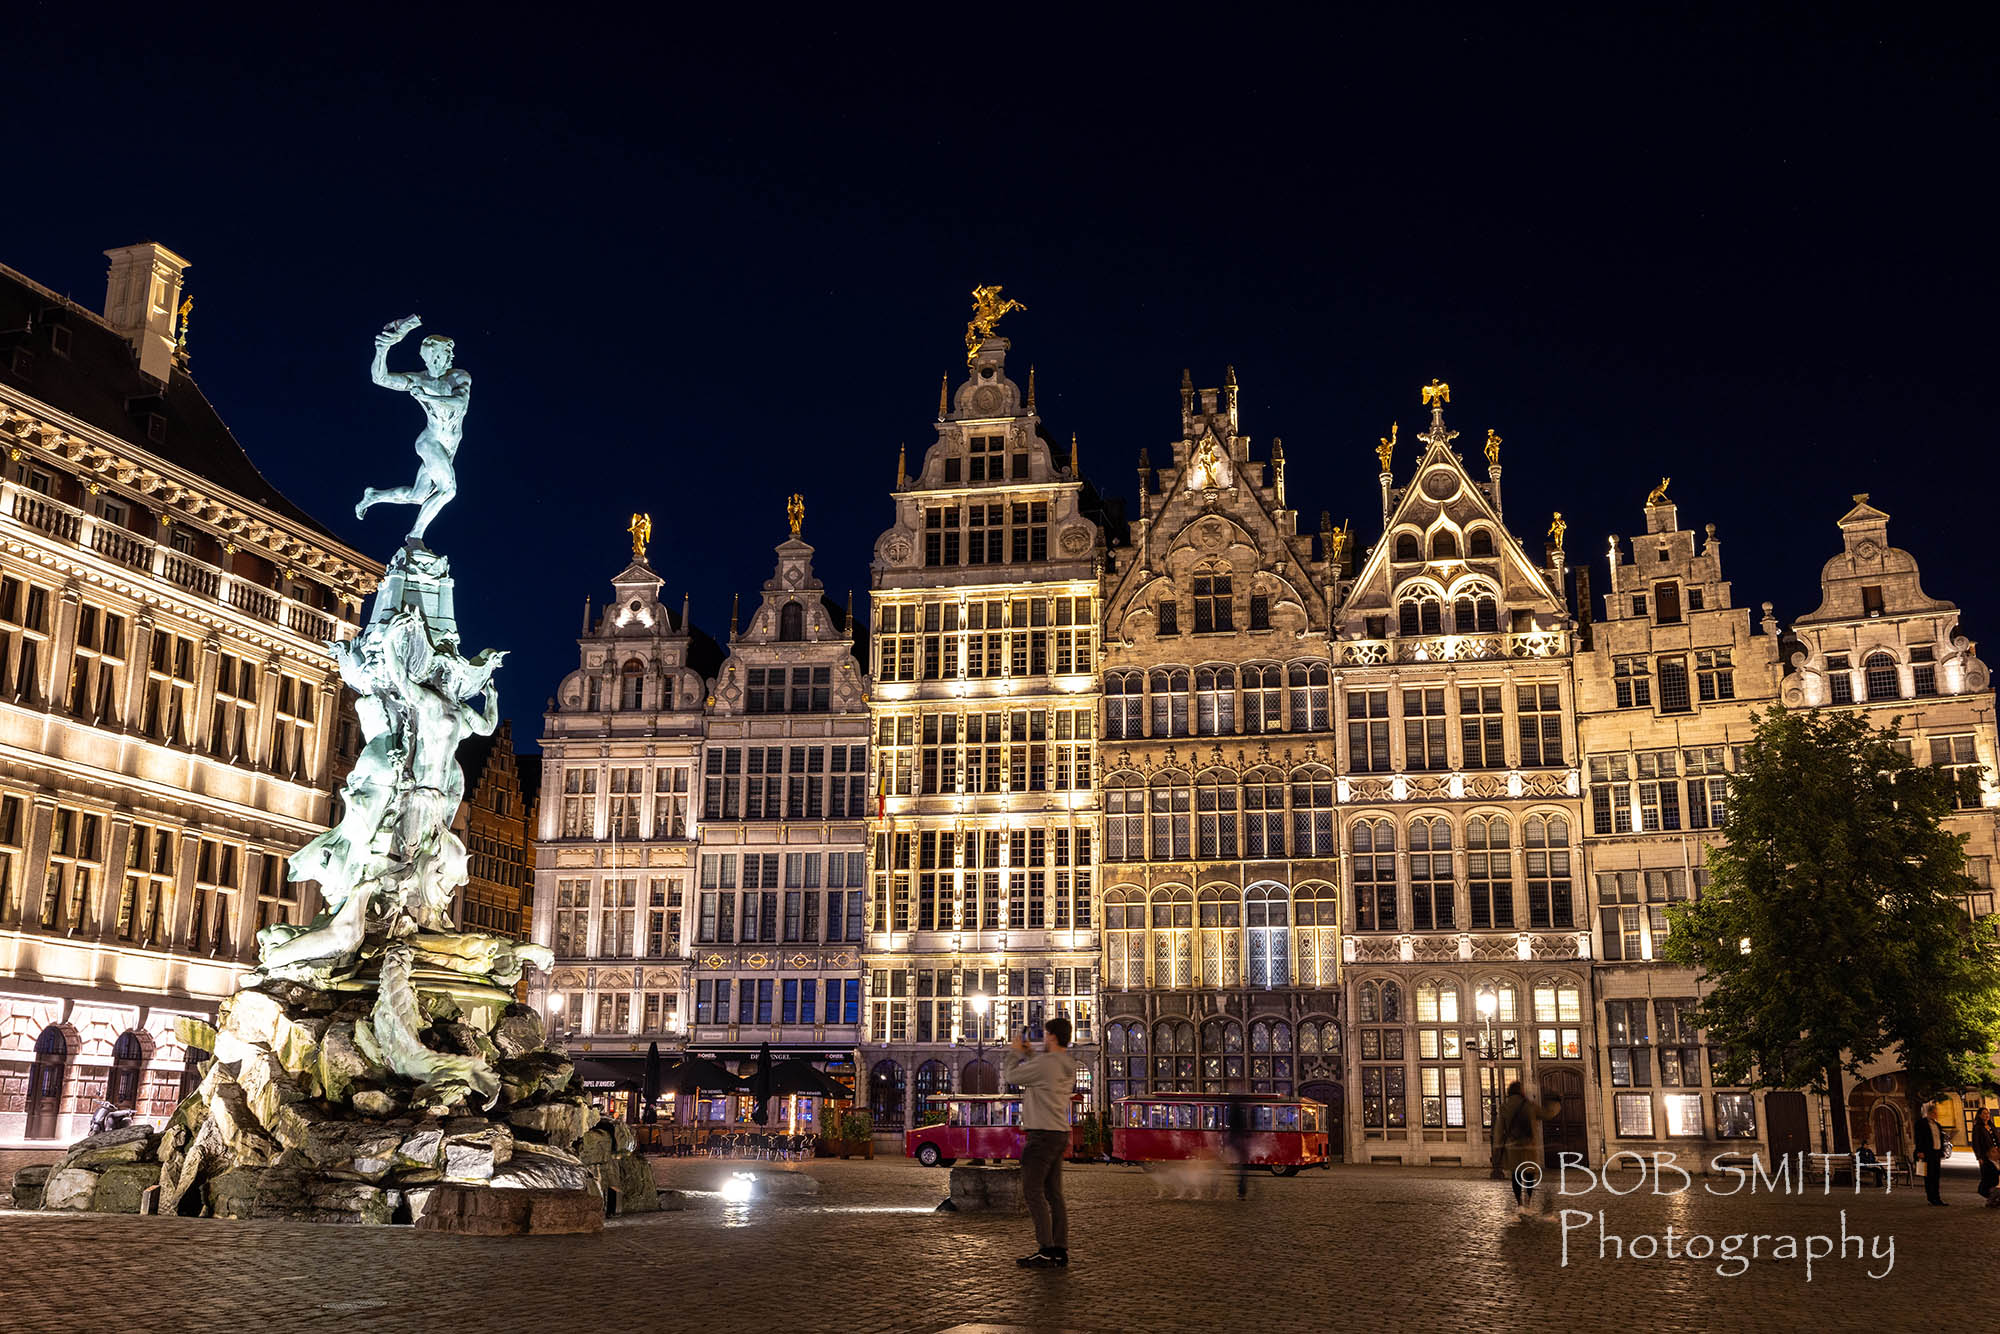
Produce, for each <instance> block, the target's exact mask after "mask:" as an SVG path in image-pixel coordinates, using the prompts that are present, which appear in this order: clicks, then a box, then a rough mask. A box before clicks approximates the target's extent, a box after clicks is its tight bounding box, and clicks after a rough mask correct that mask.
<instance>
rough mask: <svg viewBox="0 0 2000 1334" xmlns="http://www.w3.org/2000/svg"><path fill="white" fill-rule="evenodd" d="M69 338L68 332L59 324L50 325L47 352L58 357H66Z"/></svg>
mask: <svg viewBox="0 0 2000 1334" xmlns="http://www.w3.org/2000/svg"><path fill="white" fill-rule="evenodd" d="M69 336H70V335H69V330H67V329H65V328H63V327H62V326H61V325H60V324H56V325H51V326H50V328H49V351H51V352H53V353H55V354H56V355H57V356H59V357H68V356H69Z"/></svg>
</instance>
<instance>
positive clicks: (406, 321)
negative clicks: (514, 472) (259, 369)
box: [354, 315, 472, 546]
mask: <svg viewBox="0 0 2000 1334" xmlns="http://www.w3.org/2000/svg"><path fill="white" fill-rule="evenodd" d="M422 323H423V321H422V320H421V319H419V318H418V317H416V316H415V315H408V316H405V317H404V318H402V319H400V320H397V321H395V322H394V323H392V324H390V325H388V326H387V327H385V328H384V329H383V330H382V332H381V333H378V334H376V335H375V361H374V364H373V365H372V366H371V367H370V368H369V374H370V377H371V378H372V379H373V380H374V381H375V383H376V384H379V385H381V386H382V387H383V388H384V389H400V390H402V391H403V392H404V393H406V394H408V395H409V396H410V397H411V398H414V399H415V400H416V401H417V406H418V407H420V408H422V409H423V410H424V429H423V433H422V434H421V435H419V436H418V437H417V478H416V480H415V481H414V482H411V483H410V484H409V485H408V486H380V487H378V486H371V487H369V488H368V489H367V490H365V491H363V492H362V493H361V502H360V503H359V504H357V505H356V506H355V507H354V517H355V518H357V519H359V518H362V517H364V516H365V515H366V514H367V513H368V511H369V510H371V509H373V508H374V507H375V506H377V505H415V506H416V507H417V518H416V522H415V523H413V524H411V525H410V534H409V539H408V540H409V541H411V542H414V543H416V544H417V545H418V546H422V545H423V541H424V532H425V530H427V529H428V528H429V527H430V526H431V520H432V519H435V518H436V517H437V514H438V511H439V510H441V509H443V508H444V507H445V504H446V502H447V501H449V500H450V499H451V498H452V497H453V496H455V495H457V494H458V475H457V473H455V472H453V471H452V460H453V459H454V458H456V457H457V455H458V446H459V441H460V440H461V439H463V438H464V433H465V413H466V409H467V408H468V407H469V406H470V405H471V403H472V376H471V375H470V374H468V373H467V372H465V371H463V370H460V369H459V368H457V367H455V366H453V365H452V364H451V354H452V351H453V348H454V346H455V345H454V344H453V342H452V341H451V339H449V338H441V337H439V336H438V335H436V334H432V335H431V336H430V337H429V338H426V339H424V342H423V347H422V349H421V355H422V356H423V359H424V370H422V371H392V370H390V369H389V349H390V348H392V347H394V346H395V345H396V344H398V343H400V342H402V341H403V339H405V338H407V337H408V336H409V334H410V331H411V330H413V329H415V328H416V327H417V326H419V325H420V324H422Z"/></svg>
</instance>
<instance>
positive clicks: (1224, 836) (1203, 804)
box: [1194, 769, 1236, 859]
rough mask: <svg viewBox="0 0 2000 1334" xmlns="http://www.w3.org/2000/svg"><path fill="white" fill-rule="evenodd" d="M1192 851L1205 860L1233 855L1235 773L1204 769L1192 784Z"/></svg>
mask: <svg viewBox="0 0 2000 1334" xmlns="http://www.w3.org/2000/svg"><path fill="white" fill-rule="evenodd" d="M1194 822H1195V852H1196V855H1197V856H1200V857H1202V858H1204V859H1210V858H1215V857H1234V856H1235V855H1236V773H1235V771H1234V770H1232V769H1206V770H1203V771H1202V775H1201V777H1200V778H1198V779H1196V780H1195V785H1194Z"/></svg>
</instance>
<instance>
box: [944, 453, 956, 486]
mask: <svg viewBox="0 0 2000 1334" xmlns="http://www.w3.org/2000/svg"><path fill="white" fill-rule="evenodd" d="M958 473H959V461H958V460H957V459H956V458H947V459H946V460H945V461H944V484H945V485H946V486H957V485H958Z"/></svg>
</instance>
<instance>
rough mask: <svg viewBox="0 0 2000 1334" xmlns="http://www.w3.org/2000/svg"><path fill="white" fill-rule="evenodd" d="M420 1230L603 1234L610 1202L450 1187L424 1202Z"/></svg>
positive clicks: (554, 1193) (574, 1194)
mask: <svg viewBox="0 0 2000 1334" xmlns="http://www.w3.org/2000/svg"><path fill="white" fill-rule="evenodd" d="M417 1230H418V1231H419V1232H455V1233H459V1234H462V1235H465V1236H474V1237H505V1236H520V1235H546V1234H556V1233H576V1232H602V1231H603V1230H604V1201H603V1199H602V1198H601V1197H600V1196H598V1195H597V1193H596V1192H595V1191H589V1190H586V1191H576V1190H542V1189H516V1190H496V1189H494V1188H493V1187H491V1186H483V1185H480V1186H475V1185H461V1184H457V1183H451V1182H447V1183H446V1184H444V1185H441V1186H438V1187H436V1188H435V1189H434V1190H432V1191H431V1193H430V1196H429V1198H428V1199H426V1200H425V1201H424V1209H423V1213H422V1214H421V1215H419V1216H418V1218H417Z"/></svg>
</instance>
